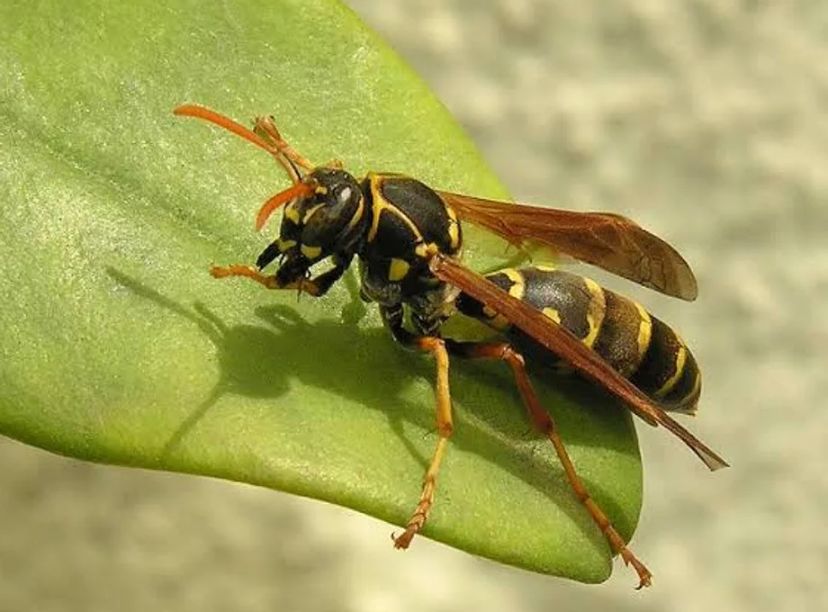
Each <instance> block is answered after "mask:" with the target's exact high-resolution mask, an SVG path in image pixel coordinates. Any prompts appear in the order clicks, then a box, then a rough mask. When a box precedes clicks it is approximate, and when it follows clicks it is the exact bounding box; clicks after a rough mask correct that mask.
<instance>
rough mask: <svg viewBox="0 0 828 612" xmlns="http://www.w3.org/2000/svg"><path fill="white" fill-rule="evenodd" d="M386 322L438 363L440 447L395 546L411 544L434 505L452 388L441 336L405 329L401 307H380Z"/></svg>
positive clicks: (399, 336)
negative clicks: (450, 388)
mask: <svg viewBox="0 0 828 612" xmlns="http://www.w3.org/2000/svg"><path fill="white" fill-rule="evenodd" d="M380 312H381V314H382V317H383V320H384V321H385V324H386V325H387V326H388V329H389V330H390V331H391V333H392V334H393V335H394V339H395V340H397V341H398V342H399V343H400V344H402V345H403V346H406V347H407V348H412V349H415V350H419V351H424V352H428V353H431V354H432V355H433V356H434V360H435V362H436V365H437V381H436V383H435V386H434V390H435V394H436V396H437V435H438V436H439V438H438V440H437V447H436V448H435V449H434V454H433V455H432V456H431V462H430V463H429V464H428V469H427V470H426V473H425V476H424V478H423V488H422V492H421V493H420V501H419V502H418V503H417V507H416V508H415V509H414V513H413V514H412V515H411V518H410V519H408V523H407V524H406V526H405V531H404V532H403V533H402V534H401V535H398V536H396V535H395V536H393V539H394V547H395V548H402V549H405V548H408V546H409V545H410V544H411V540H412V539H413V538H414V536H415V535H417V534H418V533H419V532H420V531H422V529H423V525H425V522H426V520H427V519H428V514H429V512H430V511H431V507H432V506H433V505H434V491H435V489H436V488H437V473H438V472H439V471H440V463H441V462H442V460H443V455H444V454H445V451H446V447H447V446H448V441H449V438H450V437H451V434H452V432H453V430H454V425H453V423H452V418H451V394H450V392H449V378H448V374H449V356H448V351H447V350H446V344H445V342H444V341H443V339H442V338H437V337H435V336H416V335H414V334H412V333H410V332H409V331H407V330H405V329H404V328H403V326H402V314H403V313H402V307H401V306H398V307H395V308H381V309H380Z"/></svg>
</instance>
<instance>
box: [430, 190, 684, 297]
mask: <svg viewBox="0 0 828 612" xmlns="http://www.w3.org/2000/svg"><path fill="white" fill-rule="evenodd" d="M437 193H439V194H440V197H442V198H443V199H444V200H445V201H446V202H447V203H448V204H449V205H450V206H452V207H453V208H454V209H455V211H456V212H457V214H458V215H459V216H460V218H462V219H465V220H466V221H469V222H470V223H473V224H475V225H479V226H481V227H483V228H485V229H488V230H489V231H492V232H494V233H495V234H497V235H499V236H500V237H502V238H504V239H505V240H507V241H508V242H510V243H511V244H514V245H518V246H524V247H525V246H530V245H532V244H540V245H542V246H544V247H547V248H549V249H552V251H554V252H559V253H564V254H567V255H571V256H572V257H574V258H576V259H578V260H580V261H583V262H585V263H589V264H592V265H595V266H598V267H600V268H603V269H604V270H607V271H609V272H612V273H613V274H617V275H619V276H623V277H624V278H627V279H629V280H631V281H634V282H636V283H639V284H641V285H644V286H645V287H649V288H650V289H655V290H656V291H660V292H661V293H664V294H666V295H671V296H674V297H678V298H682V299H684V300H694V299H696V295H697V293H698V289H697V286H696V278H695V277H694V276H693V272H692V270H691V269H690V266H689V265H688V264H687V262H686V261H684V259H683V258H682V256H681V255H679V254H678V252H677V251H676V250H675V249H674V248H673V247H671V246H670V245H669V244H667V243H666V242H664V241H663V240H661V239H660V238H658V237H657V236H654V235H653V234H651V233H650V232H648V231H646V230H644V229H643V228H641V227H640V226H638V225H636V223H635V222H633V221H631V220H630V219H627V218H626V217H622V216H621V215H615V214H612V213H584V212H575V211H569V210H560V209H556V208H544V207H541V206H526V205H523V204H513V203H510V202H502V201H497V200H486V199H483V198H475V197H472V196H467V195H461V194H457V193H449V192H446V191H438V192H437Z"/></svg>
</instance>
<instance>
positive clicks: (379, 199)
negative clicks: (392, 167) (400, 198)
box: [367, 173, 423, 242]
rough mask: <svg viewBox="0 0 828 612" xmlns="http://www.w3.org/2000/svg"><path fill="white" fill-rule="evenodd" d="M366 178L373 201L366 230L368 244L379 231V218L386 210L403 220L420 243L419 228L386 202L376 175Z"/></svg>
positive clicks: (421, 236)
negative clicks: (371, 216)
mask: <svg viewBox="0 0 828 612" xmlns="http://www.w3.org/2000/svg"><path fill="white" fill-rule="evenodd" d="M367 178H368V182H369V183H370V185H371V195H372V199H373V200H374V203H373V206H372V212H373V217H374V218H373V219H371V229H370V230H368V242H373V241H374V239H375V238H376V237H377V232H378V231H379V222H380V217H381V216H382V213H383V211H386V210H389V211H392V213H391V214H395V215H397V217H399V218H400V219H402V220H403V223H405V224H406V225H407V226H408V227H409V229H410V230H411V232H412V233H413V234H414V237H415V240H417V241H422V239H423V235H422V234H421V233H420V228H418V227H417V226H416V225H415V224H414V222H413V221H412V220H411V219H409V218H408V215H406V214H405V213H404V212H403V211H401V210H400V209H399V208H397V207H396V206H394V205H393V204H392V203H390V202H389V201H388V200H386V199H385V198H384V197H383V196H382V194H381V193H380V188H379V187H380V183H381V182H382V179H380V178H377V175H375V174H373V173H369V174H368V177H367Z"/></svg>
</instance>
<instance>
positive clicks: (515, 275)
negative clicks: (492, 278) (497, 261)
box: [500, 268, 526, 300]
mask: <svg viewBox="0 0 828 612" xmlns="http://www.w3.org/2000/svg"><path fill="white" fill-rule="evenodd" d="M500 272H501V274H505V275H506V277H507V278H508V279H509V280H510V281H512V286H511V287H509V295H511V296H512V297H514V298H517V299H519V300H522V299H523V294H524V293H526V281H524V280H523V275H522V274H521V273H520V272H518V271H517V270H514V269H513V268H507V269H505V270H501V271H500Z"/></svg>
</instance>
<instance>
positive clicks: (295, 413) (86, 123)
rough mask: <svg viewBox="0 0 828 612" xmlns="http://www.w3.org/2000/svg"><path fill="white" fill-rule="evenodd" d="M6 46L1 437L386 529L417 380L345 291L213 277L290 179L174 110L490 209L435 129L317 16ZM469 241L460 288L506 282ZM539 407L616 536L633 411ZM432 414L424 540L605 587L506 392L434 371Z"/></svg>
mask: <svg viewBox="0 0 828 612" xmlns="http://www.w3.org/2000/svg"><path fill="white" fill-rule="evenodd" d="M0 34H1V35H2V40H3V41H4V42H3V44H2V46H0V67H2V68H0V119H1V121H0V176H2V181H1V182H0V190H1V191H0V193H2V206H0V257H2V261H3V266H2V268H0V287H2V295H3V299H2V303H1V304H0V431H1V432H2V433H3V434H5V435H8V436H11V437H13V438H17V439H19V440H23V441H25V442H28V443H30V444H34V445H37V446H39V447H42V448H45V449H49V450H51V451H54V452H58V453H62V454H65V455H69V456H72V457H79V458H83V459H89V460H93V461H100V462H106V463H114V464H123V465H133V466H142V467H147V468H152V469H163V470H172V471H179V472H189V473H194V474H206V475H211V476H216V477H220V478H227V479H232V480H238V481H244V482H250V483H255V484H258V485H263V486H267V487H272V488H275V489H280V490H284V491H290V492H293V493H297V494H300V495H306V496H310V497H315V498H319V499H323V500H328V501H331V502H334V503H337V504H342V505H345V506H349V507H351V508H355V509H357V510H359V511H361V512H365V513H368V514H371V515H373V516H376V517H379V518H382V519H384V520H386V521H389V522H391V523H394V524H395V525H401V524H404V523H405V521H406V520H407V518H408V516H409V514H410V513H411V511H412V510H413V508H414V506H415V504H416V501H417V499H418V496H419V491H420V482H421V477H422V474H423V470H424V467H425V465H426V463H427V461H428V458H429V457H430V455H431V453H432V451H433V448H434V444H435V441H436V436H435V433H434V425H433V422H434V399H433V391H432V381H433V377H434V366H433V364H432V362H431V361H430V360H429V358H428V357H426V356H422V355H416V354H412V353H407V352H405V351H403V350H401V349H400V348H399V347H398V346H396V345H394V343H393V342H392V341H391V340H390V338H389V337H388V335H387V334H386V333H385V332H384V330H383V329H382V328H381V325H380V323H379V320H378V317H377V315H376V313H375V312H374V310H373V309H369V308H365V307H364V306H362V305H361V303H360V302H359V300H358V298H357V288H356V281H355V279H354V277H353V276H349V277H348V278H347V279H346V281H345V282H344V283H341V284H340V286H339V287H336V288H335V289H334V290H333V291H332V292H331V294H330V295H329V296H328V297H326V298H325V299H322V300H317V301H314V300H313V299H311V298H308V297H303V298H302V299H301V300H299V301H297V299H296V296H295V294H293V293H286V294H278V293H276V292H267V291H265V290H263V289H262V288H261V287H259V286H257V285H254V284H253V283H246V282H243V281H222V282H216V281H214V280H213V279H211V278H210V276H209V275H208V274H207V268H208V266H209V265H210V264H211V263H231V262H237V261H241V262H250V261H252V260H253V259H254V257H255V255H256V254H257V253H258V251H259V250H260V249H261V248H262V247H263V245H264V244H266V242H268V238H267V236H264V235H258V234H256V233H255V232H254V231H253V227H252V225H253V215H254V213H255V211H256V209H257V207H258V205H259V204H260V203H261V202H262V201H263V200H264V199H266V198H267V197H268V196H269V195H271V194H272V193H274V192H275V191H276V190H279V189H281V188H283V187H284V186H285V185H286V184H287V183H286V179H285V177H284V176H283V175H282V173H281V172H280V171H279V169H278V168H277V167H276V166H275V164H274V163H273V161H272V160H271V159H269V158H268V156H267V155H265V154H263V153H262V152H261V151H260V150H258V149H256V148H254V147H251V146H250V145H249V144H248V143H245V142H244V141H242V140H240V139H238V138H235V137H233V136H231V135H229V134H227V133H226V132H222V131H219V130H216V129H214V128H208V127H207V126H205V125H204V124H201V123H198V122H195V121H192V120H187V119H181V118H176V117H173V115H172V114H171V110H172V108H173V107H174V106H176V105H178V104H180V103H184V102H198V103H202V104H206V105H209V106H211V107H213V108H216V109H219V110H221V111H222V112H224V113H226V114H228V115H229V116H231V117H235V118H238V119H240V120H242V121H246V120H247V119H248V118H251V117H252V116H253V115H256V114H273V115H274V116H275V117H276V119H277V122H278V124H279V125H280V126H281V128H282V131H283V133H284V134H285V137H286V138H287V139H288V140H289V141H291V143H292V144H293V145H294V146H295V147H296V148H298V149H299V150H300V151H302V152H303V153H304V154H305V155H307V156H308V157H310V158H311V159H313V160H317V161H319V162H323V161H327V160H329V159H331V158H334V157H335V158H339V159H342V160H344V161H345V162H346V163H347V165H348V167H349V168H350V169H351V170H352V171H354V172H355V173H357V174H359V173H364V172H366V171H368V170H371V169H373V170H382V171H399V172H405V173H408V174H411V175H413V176H417V177H419V178H421V179H423V180H425V181H427V182H429V183H431V184H433V185H435V186H437V187H440V188H444V189H452V190H459V191H465V192H469V193H474V194H478V195H488V196H494V197H499V196H503V195H504V191H503V188H502V187H501V186H500V184H499V183H498V182H497V180H496V179H495V178H494V177H493V176H492V175H491V173H490V172H489V171H488V170H487V169H486V166H485V164H484V163H483V161H482V160H481V158H480V156H479V154H478V153H477V152H476V151H475V149H474V148H473V145H472V144H471V143H470V142H469V140H468V139H467V138H466V136H465V135H464V134H463V132H462V130H461V129H460V128H459V127H458V126H457V125H456V124H455V123H454V121H453V120H452V119H451V117H450V116H449V115H448V113H447V112H446V110H445V109H444V108H443V107H442V106H441V105H440V103H439V102H438V101H437V100H436V99H435V98H434V96H433V95H432V94H431V93H429V91H428V90H427V89H426V87H425V86H424V85H423V83H422V82H421V81H420V80H419V79H418V78H417V77H416V76H415V75H414V74H413V73H412V72H411V71H410V70H409V69H408V68H407V67H406V66H405V65H404V64H403V63H402V62H401V61H400V60H399V58H397V57H396V56H395V55H394V53H393V52H392V51H390V50H389V48H388V47H387V46H386V45H385V44H384V43H383V42H382V41H380V40H379V39H378V38H377V37H376V36H375V35H374V34H372V33H371V32H369V31H367V30H366V29H365V27H364V26H363V25H362V24H361V23H360V22H359V21H358V19H357V18H356V17H355V16H354V15H353V14H352V13H351V12H349V11H348V10H347V9H345V8H343V7H342V6H341V5H339V4H338V3H335V2H331V1H323V0H290V1H288V0H284V1H281V2H271V3H264V2H262V3H259V2H252V1H251V2H239V3H233V4H232V5H227V4H225V3H211V2H207V3H203V2H195V1H193V2H187V1H184V0H179V1H175V2H169V3H164V4H158V3H150V2H129V3H111V2H103V1H100V2H95V1H91V0H90V1H84V2H74V3H67V2H59V1H53V2H39V3H35V4H25V3H4V4H3V5H2V6H0ZM468 242H469V249H468V260H467V261H468V262H469V263H470V264H471V265H473V266H477V267H483V266H488V265H491V264H492V262H495V261H497V260H498V259H499V255H500V252H498V251H494V252H493V251H491V250H490V249H491V245H492V244H493V241H491V240H487V239H484V238H482V237H480V236H479V235H478V234H475V233H473V232H469V235H468ZM481 245H482V247H481ZM487 249H489V250H488V251H487ZM553 384H554V385H555V386H556V387H558V388H564V390H565V391H566V392H565V393H563V394H554V393H552V391H551V390H550V388H544V389H543V398H544V401H545V403H546V405H547V406H548V407H549V408H550V410H551V411H552V412H553V413H554V415H555V416H556V418H557V419H558V421H559V424H560V428H561V430H562V432H563V435H564V437H565V440H566V441H567V443H568V445H569V450H570V452H571V453H572V455H573V457H574V460H575V462H576V465H577V466H578V468H579V470H580V472H581V474H582V475H583V477H584V480H585V481H586V482H587V484H588V486H589V487H590V488H591V490H592V491H593V493H594V495H595V497H596V499H597V500H598V501H599V503H601V504H602V505H603V506H604V508H605V509H606V510H607V511H608V512H609V514H610V515H611V517H612V518H613V520H614V521H615V523H616V525H617V526H618V527H619V529H620V531H621V532H622V533H623V534H626V535H629V534H630V533H631V532H632V530H633V527H634V524H635V522H636V520H637V517H638V512H639V505H640V498H641V475H640V464H639V458H638V451H637V446H636V443H635V436H634V431H633V429H632V426H631V421H630V419H629V417H628V415H627V414H626V412H625V411H624V410H622V409H619V408H618V407H617V406H613V405H610V404H609V403H608V402H607V401H605V400H602V399H601V398H600V396H599V395H597V393H596V392H593V391H591V390H589V389H588V388H585V386H584V385H577V384H575V383H562V382H561V381H557V380H553ZM564 385H565V386H564ZM541 386H544V385H541ZM573 389H574V390H573ZM452 392H453V397H454V404H455V413H456V417H455V418H456V423H455V424H456V434H455V436H454V437H453V438H452V441H451V445H450V449H449V452H448V454H447V456H446V459H445V463H444V465H443V469H442V472H441V475H440V481H439V488H438V493H437V503H436V506H435V508H434V511H433V513H432V516H431V519H430V521H429V523H428V525H427V528H426V532H425V533H426V535H427V536H428V537H432V538H435V539H437V540H441V541H444V542H447V543H450V544H451V545H453V546H456V547H458V548H462V549H465V550H468V551H471V552H473V553H476V554H479V555H484V556H486V557H490V558H493V559H497V560H499V561H503V562H506V563H511V564H514V565H518V566H522V567H525V568H529V569H532V570H535V571H539V572H548V573H552V574H558V575H563V576H570V577H573V578H576V579H579V580H584V581H591V582H593V581H599V580H602V579H604V578H606V576H607V575H608V572H609V567H610V564H609V550H608V547H607V545H606V543H605V541H604V538H603V537H602V535H601V534H600V533H599V530H598V529H597V528H596V527H595V526H594V525H593V524H592V523H591V521H590V519H589V518H588V516H587V514H586V512H585V511H584V510H583V509H582V507H581V506H580V505H579V503H578V502H577V501H576V500H575V498H574V496H573V494H572V493H571V491H570V490H569V488H568V486H567V485H566V483H565V480H564V479H563V475H562V471H561V469H560V466H559V465H558V464H557V462H556V461H555V460H554V458H553V453H552V449H551V445H549V444H548V442H546V441H544V440H543V439H541V438H539V437H538V436H537V435H536V434H534V433H532V431H531V427H530V425H529V422H528V419H527V418H526V416H525V414H524V410H523V408H522V407H521V405H520V402H519V400H518V396H517V393H516V391H515V389H514V385H513V382H512V380H511V378H510V375H509V373H508V371H507V369H506V368H505V367H504V366H502V364H480V363H461V362H455V363H454V364H453V365H452ZM573 398H576V399H575V400H573ZM390 530H391V529H390V528H386V527H383V526H378V527H377V529H376V537H378V538H386V537H387V536H388V532H389V531H390ZM390 545H391V544H390V542H389V546H390ZM416 548H417V547H416V542H415V545H414V547H413V550H412V551H411V552H410V553H408V554H417V552H416ZM631 578H632V577H631Z"/></svg>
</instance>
